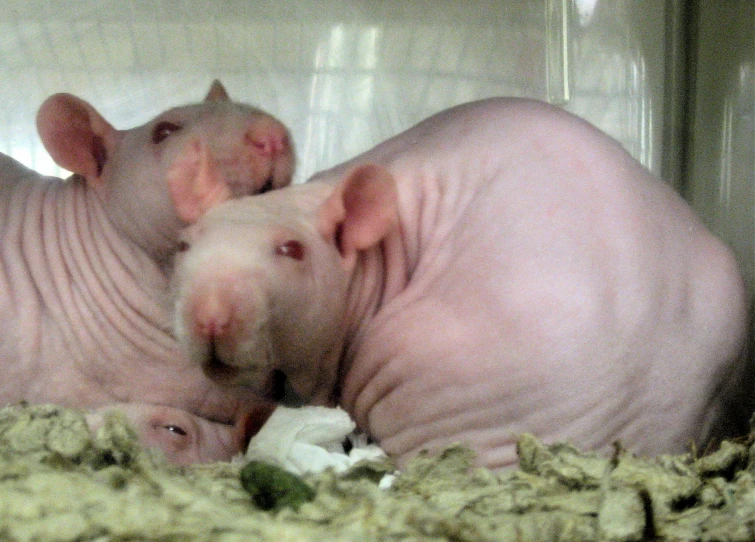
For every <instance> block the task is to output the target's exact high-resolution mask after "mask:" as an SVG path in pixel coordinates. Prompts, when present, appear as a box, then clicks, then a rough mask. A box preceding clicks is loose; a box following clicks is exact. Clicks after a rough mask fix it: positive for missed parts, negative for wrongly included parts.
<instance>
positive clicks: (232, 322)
mask: <svg viewBox="0 0 755 542" xmlns="http://www.w3.org/2000/svg"><path fill="white" fill-rule="evenodd" d="M240 281H241V282H243V279H242V278H241V277H237V276H234V275H233V274H229V275H228V276H225V277H222V278H220V279H218V280H212V279H211V280H207V281H203V282H201V283H200V284H199V285H198V287H197V288H196V290H195V291H194V294H193V296H192V298H191V301H190V303H189V305H188V310H189V314H188V318H189V320H190V322H191V323H192V326H191V329H192V332H193V333H194V334H195V336H196V337H198V338H200V339H202V340H203V341H205V342H208V343H212V342H215V341H218V340H220V341H226V340H232V339H234V338H237V337H236V335H238V333H239V329H240V327H241V326H242V325H243V322H244V321H248V319H250V318H251V316H252V313H253V310H252V308H251V307H245V304H244V303H243V299H244V297H243V295H242V294H241V291H242V290H243V288H242V287H241V285H240V284H239V282H240Z"/></svg>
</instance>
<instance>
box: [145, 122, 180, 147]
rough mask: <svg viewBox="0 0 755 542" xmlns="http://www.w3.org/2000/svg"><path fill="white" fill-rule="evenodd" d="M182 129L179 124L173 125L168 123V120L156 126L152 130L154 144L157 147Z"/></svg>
mask: <svg viewBox="0 0 755 542" xmlns="http://www.w3.org/2000/svg"><path fill="white" fill-rule="evenodd" d="M180 129H181V127H180V126H179V125H178V124H173V123H172V122H168V121H166V120H164V121H162V122H158V123H157V124H156V125H155V128H154V129H153V130H152V143H154V144H155V145H157V144H158V143H160V142H162V141H164V140H165V139H167V137H168V136H169V135H170V134H172V133H174V132H177V131H179V130H180Z"/></svg>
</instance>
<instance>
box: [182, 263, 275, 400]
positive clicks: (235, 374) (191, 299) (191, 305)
mask: <svg viewBox="0 0 755 542" xmlns="http://www.w3.org/2000/svg"><path fill="white" fill-rule="evenodd" d="M215 256H216V257H215V258H213V259H212V261H208V260H204V261H203V262H202V268H201V269H197V271H196V272H195V273H194V275H193V276H192V277H191V278H190V279H189V282H188V283H187V287H186V288H185V289H184V292H183V299H182V301H181V304H180V309H179V310H180V316H179V318H180V320H181V321H182V322H181V325H179V335H181V329H180V328H183V334H184V337H185V339H187V342H188V346H189V351H190V355H191V357H192V359H193V360H194V361H195V362H196V363H198V364H200V365H201V367H202V370H203V371H204V372H205V374H206V375H207V376H208V377H210V378H212V379H213V380H216V381H218V382H221V383H224V384H228V385H237V384H238V385H251V386H252V387H259V385H260V382H258V381H260V380H264V378H265V375H266V374H269V372H270V371H271V370H272V367H271V364H272V356H271V352H270V347H269V344H270V337H269V330H268V326H267V321H268V314H267V311H268V308H267V303H266V302H265V296H264V292H263V289H264V288H263V286H264V285H263V281H262V279H261V278H260V277H258V276H256V275H255V273H254V272H253V270H252V269H249V268H245V267H241V266H234V265H232V263H233V262H230V261H225V260H224V259H223V258H222V257H221V256H220V255H215ZM208 264H209V265H208Z"/></svg>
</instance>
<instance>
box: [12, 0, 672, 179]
mask: <svg viewBox="0 0 755 542" xmlns="http://www.w3.org/2000/svg"><path fill="white" fill-rule="evenodd" d="M664 7H665V2H664V1H663V0H610V1H608V0H539V1H532V2H521V1H519V0H487V1H485V0H457V1H449V0H405V1H403V2H375V1H374V0H344V1H336V0H298V1H296V2H272V1H260V0H238V1H227V2H205V1H197V2H194V1H176V2H143V1H140V0H131V1H128V0H89V1H87V0H56V1H55V2H49V1H47V0H44V1H41V0H4V2H3V17H2V19H1V20H0V73H2V77H0V122H2V124H3V128H4V129H3V130H2V133H0V152H4V153H6V154H10V155H12V156H14V157H15V158H17V159H18V160H20V161H22V162H24V163H26V164H27V165H29V166H30V167H32V168H34V169H37V170H38V171H40V172H44V173H48V174H59V175H60V174H65V172H61V171H60V170H59V169H57V167H56V166H55V165H54V164H53V163H52V162H51V160H50V158H49V157H48V156H47V155H46V153H45V152H44V150H43V149H42V147H41V146H40V143H39V141H38V139H37V137H36V133H35V129H34V116H35V113H36V110H37V108H38V107H39V105H40V103H41V102H42V101H43V100H44V98H46V97H47V96H49V95H50V94H52V93H55V92H71V93H74V94H76V95H78V96H81V97H83V98H84V99H86V100H88V101H90V102H91V103H92V104H93V105H94V106H95V107H97V108H98V110H100V111H101V112H102V113H103V114H104V115H105V117H106V118H108V119H109V120H110V121H111V122H112V123H113V124H114V125H115V126H116V127H118V128H128V127H131V126H134V125H137V124H140V123H142V122H144V121H146V120H147V119H149V118H150V117H152V116H154V115H155V114H157V113H158V112H159V111H160V110H162V109H164V108H166V107H168V106H173V105H178V104H180V103H184V102H190V101H195V100H197V99H199V98H201V97H202V96H203V95H204V93H205V92H206V90H207V88H208V86H209V84H210V81H211V80H212V79H213V78H216V77H217V78H220V79H221V80H222V81H223V83H224V84H225V85H226V87H227V88H228V90H229V92H230V93H231V95H232V96H233V97H234V98H236V99H239V100H243V101H247V102H250V103H253V104H255V105H258V106H260V107H262V108H264V109H267V110H269V111H271V112H272V113H274V114H275V115H277V116H279V118H281V120H283V121H284V122H285V123H287V124H288V125H289V126H290V128H291V129H292V132H293V135H294V140H295V144H296V146H297V149H298V152H299V165H298V175H297V180H300V181H301V180H304V179H306V178H307V177H308V176H309V175H311V174H312V173H313V172H315V171H318V170H321V169H323V168H326V167H329V166H332V165H334V164H336V163H338V162H340V161H342V160H344V159H346V158H349V157H351V156H353V155H354V154H356V153H358V152H361V151H363V150H366V149H367V148H369V147H371V146H372V145H374V144H375V143H377V142H379V141H381V140H383V139H385V138H387V137H390V136H392V135H394V134H395V133H397V132H399V131H401V130H403V129H406V128H408V127H409V126H411V125H413V124H415V123H416V122H418V121H420V120H421V119H423V118H425V117H427V116H428V115H431V114H433V113H435V112H437V111H439V110H441V109H444V108H447V107H449V106H452V105H455V104H458V103H461V102H465V101H470V100H475V99H479V98H484V97H489V96H496V95H509V96H528V97H532V98H538V99H543V100H549V101H551V102H553V103H558V104H560V105H563V106H564V107H565V108H566V109H568V110H570V111H573V112H575V113H577V114H578V115H581V116H583V117H584V118H586V119H588V120H590V121H591V122H593V123H594V124H596V125H598V126H599V127H600V128H602V129H604V130H605V131H607V132H608V133H610V134H611V135H613V136H615V137H616V138H617V139H619V140H620V141H621V142H622V144H623V145H624V146H625V147H626V148H627V149H628V150H629V151H630V152H631V153H632V154H633V155H634V156H636V157H637V158H639V159H640V160H641V161H642V162H643V163H644V164H646V165H647V166H648V167H650V168H651V169H653V170H654V171H656V172H659V168H660V157H661V152H662V149H661V139H660V138H661V135H662V131H663V130H662V121H663V111H662V107H663V80H664V66H663V62H664V16H665V15H664V13H665V12H664Z"/></svg>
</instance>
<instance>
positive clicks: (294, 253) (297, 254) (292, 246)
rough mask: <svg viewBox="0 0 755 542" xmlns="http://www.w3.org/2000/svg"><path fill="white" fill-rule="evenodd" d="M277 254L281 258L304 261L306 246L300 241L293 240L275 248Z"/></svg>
mask: <svg viewBox="0 0 755 542" xmlns="http://www.w3.org/2000/svg"><path fill="white" fill-rule="evenodd" d="M275 253H276V254H277V255H279V256H286V257H288V258H293V259H294V260H297V261H302V260H303V259H304V245H302V244H301V243H300V242H299V241H295V240H293V239H291V240H290V241H286V242H285V243H283V244H281V245H278V246H277V247H275Z"/></svg>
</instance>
